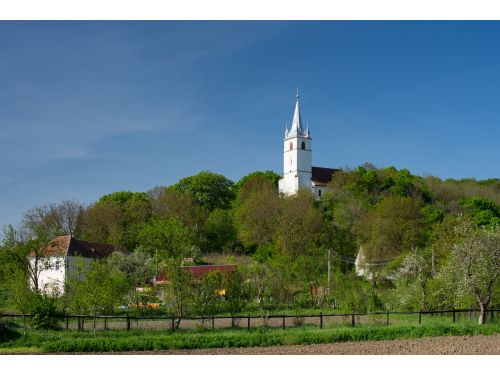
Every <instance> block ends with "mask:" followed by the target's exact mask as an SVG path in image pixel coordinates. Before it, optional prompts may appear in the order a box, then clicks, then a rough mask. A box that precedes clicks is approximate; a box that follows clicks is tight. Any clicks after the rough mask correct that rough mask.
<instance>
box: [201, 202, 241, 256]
mask: <svg viewBox="0 0 500 375" xmlns="http://www.w3.org/2000/svg"><path fill="white" fill-rule="evenodd" d="M206 236H207V242H208V248H209V249H210V250H231V249H234V248H235V247H236V245H237V243H238V236H237V232H236V228H235V226H234V223H233V216H232V214H231V211H229V210H223V209H220V208H216V209H214V210H213V211H212V212H210V215H208V219H207V223H206Z"/></svg>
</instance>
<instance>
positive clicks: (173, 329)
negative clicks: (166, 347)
mask: <svg viewBox="0 0 500 375" xmlns="http://www.w3.org/2000/svg"><path fill="white" fill-rule="evenodd" d="M173 331H175V319H174V317H173V316H172V332H173Z"/></svg>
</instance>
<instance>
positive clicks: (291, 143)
mask: <svg viewBox="0 0 500 375" xmlns="http://www.w3.org/2000/svg"><path fill="white" fill-rule="evenodd" d="M290 150H293V142H290Z"/></svg>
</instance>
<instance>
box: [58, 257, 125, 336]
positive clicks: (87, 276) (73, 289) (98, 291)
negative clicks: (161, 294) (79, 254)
mask: <svg viewBox="0 0 500 375" xmlns="http://www.w3.org/2000/svg"><path fill="white" fill-rule="evenodd" d="M127 290H128V283H127V279H126V275H125V274H124V273H123V272H121V271H120V270H119V269H118V267H116V265H114V264H113V263H112V262H109V261H108V260H107V259H97V260H91V261H90V262H88V261H86V260H85V259H83V258H80V259H77V260H76V261H75V263H74V265H73V267H71V270H70V272H68V276H67V279H66V293H65V298H66V301H67V306H68V307H69V308H70V310H72V311H73V312H75V313H84V314H92V315H93V317H94V334H95V332H96V317H97V315H98V314H102V313H111V312H112V311H113V309H114V307H115V306H117V305H119V304H121V303H122V301H123V298H124V296H125V294H126V292H127Z"/></svg>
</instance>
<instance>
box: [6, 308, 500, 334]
mask: <svg viewBox="0 0 500 375" xmlns="http://www.w3.org/2000/svg"><path fill="white" fill-rule="evenodd" d="M499 311H500V309H488V310H486V312H487V314H488V319H489V320H490V321H493V322H495V321H497V318H498V317H497V315H498V312H499ZM479 313H480V312H479V310H475V309H460V310H437V311H410V312H408V311H400V312H394V311H385V312H368V313H355V312H352V313H343V314H324V313H322V312H320V313H319V314H315V315H307V314H306V315H302V314H294V315H292V314H258V315H242V316H240V315H239V316H220V315H218V316H191V317H187V316H186V317H185V316H171V315H169V316H130V315H96V316H93V315H53V316H50V318H51V319H52V322H53V328H55V329H60V330H77V331H85V330H94V329H95V330H129V331H130V330H134V329H141V330H170V331H177V330H190V329H209V330H210V329H211V330H215V329H224V328H226V329H227V328H240V329H247V330H251V329H255V328H282V329H286V328H291V327H299V326H316V327H319V328H320V329H323V328H325V327H328V328H331V327H333V326H352V327H355V326H358V325H386V326H388V325H415V324H417V322H418V324H424V323H426V322H450V321H451V322H453V323H458V322H464V321H471V320H477V319H478V317H479ZM32 318H33V315H32V314H25V315H22V314H0V319H2V320H3V322H2V323H4V324H17V325H19V326H29V325H30V320H31V319H32Z"/></svg>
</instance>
